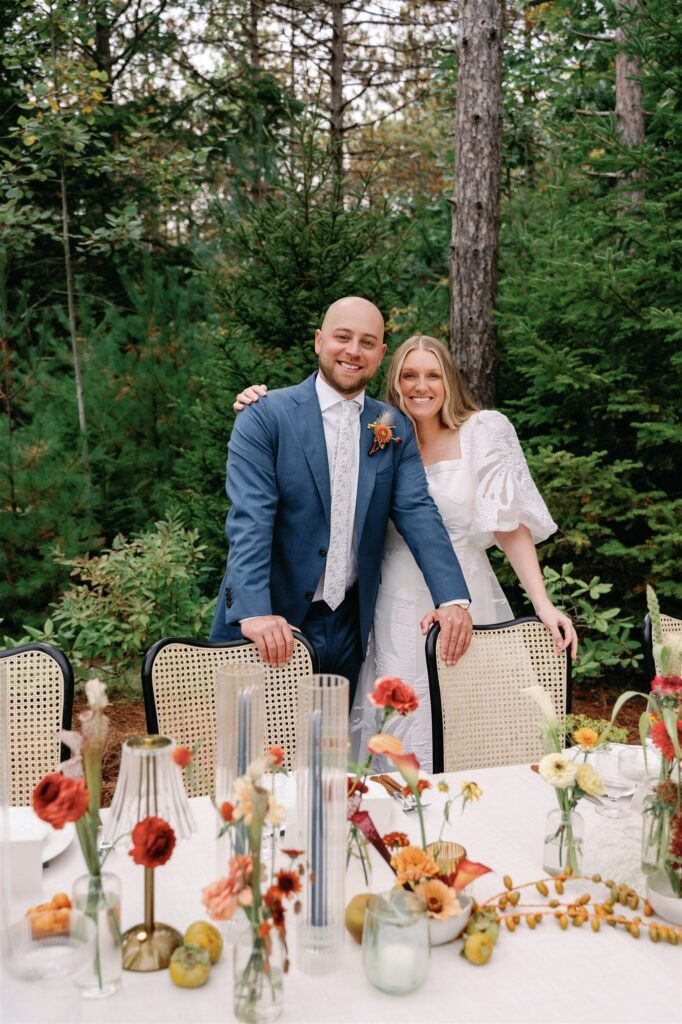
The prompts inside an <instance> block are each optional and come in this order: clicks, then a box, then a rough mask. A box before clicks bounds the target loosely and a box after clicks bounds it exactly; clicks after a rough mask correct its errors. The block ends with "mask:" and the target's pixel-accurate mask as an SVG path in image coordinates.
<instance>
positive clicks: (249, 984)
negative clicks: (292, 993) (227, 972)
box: [233, 927, 286, 1024]
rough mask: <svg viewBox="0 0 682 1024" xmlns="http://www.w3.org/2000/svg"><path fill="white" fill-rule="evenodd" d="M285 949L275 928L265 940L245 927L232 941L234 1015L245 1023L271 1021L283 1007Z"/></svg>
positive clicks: (279, 1014) (262, 1023) (260, 1023)
mask: <svg viewBox="0 0 682 1024" xmlns="http://www.w3.org/2000/svg"><path fill="white" fill-rule="evenodd" d="M285 955H286V954H285V950H284V947H283V945H282V943H281V942H280V940H279V936H278V935H277V934H276V933H275V931H274V929H273V930H272V931H271V933H270V934H269V935H268V937H267V938H266V939H262V938H260V937H259V936H257V935H254V932H253V929H252V928H251V927H247V928H244V929H243V930H242V931H241V932H240V933H239V934H238V936H237V938H236V940H235V943H234V954H233V967H234V1002H233V1006H234V1015H235V1017H236V1018H237V1020H241V1021H245V1022H246V1024H270V1022H271V1021H275V1020H277V1019H278V1018H279V1017H280V1016H281V1014H282V1010H283V1007H284V986H283V981H284V958H285Z"/></svg>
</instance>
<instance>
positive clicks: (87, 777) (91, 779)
mask: <svg viewBox="0 0 682 1024" xmlns="http://www.w3.org/2000/svg"><path fill="white" fill-rule="evenodd" d="M85 695H86V698H87V702H88V707H87V710H85V711H83V712H82V713H81V714H80V716H79V717H80V722H81V731H80V733H79V732H76V731H67V730H61V731H60V732H59V739H60V740H62V742H64V743H65V744H66V745H67V746H68V747H69V748H70V750H71V757H70V758H69V760H68V761H64V762H63V763H62V766H61V769H62V770H61V771H60V772H51V773H50V774H49V775H46V776H45V777H44V778H43V779H41V781H40V782H39V783H38V785H37V786H36V787H35V789H34V790H33V796H32V800H31V802H32V805H33V810H34V811H35V813H36V814H37V815H38V817H39V818H41V819H42V820H43V821H45V822H47V823H48V824H49V825H51V826H52V827H53V828H56V829H62V828H64V826H65V825H66V824H67V823H68V822H74V824H75V827H76V834H77V836H78V841H79V844H80V848H81V851H82V853H83V859H84V860H85V866H86V868H87V875H86V876H84V878H83V879H79V880H77V882H76V883H75V886H74V899H75V901H76V903H77V905H78V904H79V901H80V895H81V893H82V895H83V906H82V909H83V910H84V911H85V913H86V914H88V916H89V917H91V918H92V920H93V921H94V922H95V925H96V932H97V936H96V945H95V960H94V964H93V977H92V978H91V979H90V981H89V982H87V983H85V984H83V986H82V988H83V994H84V995H88V996H95V997H96V996H98V995H111V994H112V993H113V992H115V991H116V990H117V989H118V988H119V987H120V983H121V971H122V963H121V931H120V919H119V915H120V892H119V891H118V886H117V880H116V879H114V876H111V875H105V873H104V871H103V867H104V862H105V860H106V858H107V855H108V853H109V852H110V849H111V847H110V848H109V849H106V850H100V849H99V847H98V829H99V811H100V797H101V791H102V753H103V750H104V746H105V742H106V738H107V732H108V728H109V722H108V719H107V717H106V715H105V714H104V710H105V708H106V707H107V704H108V698H107V690H106V686H105V684H104V683H102V682H100V681H99V680H97V679H90V680H89V681H88V682H87V683H86V684H85ZM112 880H113V881H112Z"/></svg>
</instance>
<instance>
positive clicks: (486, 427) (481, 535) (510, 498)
mask: <svg viewBox="0 0 682 1024" xmlns="http://www.w3.org/2000/svg"><path fill="white" fill-rule="evenodd" d="M471 419H472V421H473V422H471V423H469V431H468V434H469V436H468V444H467V447H468V448H469V451H468V453H467V454H468V458H469V462H470V465H471V469H472V473H473V477H474V484H475V496H474V512H473V519H472V523H471V539H472V541H473V543H474V544H476V545H477V546H480V547H482V548H489V547H491V546H492V545H493V544H494V543H495V537H494V534H495V532H497V531H499V532H502V533H506V532H510V531H511V530H515V529H516V528H517V527H518V526H522V525H523V526H527V527H528V529H529V530H530V533H531V536H532V538H533V542H534V543H535V544H539V543H540V542H541V541H543V540H546V539H547V537H549V535H550V534H552V533H554V532H555V530H556V529H557V526H556V523H555V522H554V520H553V519H552V517H551V515H550V514H549V511H548V509H547V506H546V505H545V503H544V501H543V500H542V497H541V495H540V492H539V491H538V489H537V487H536V486H535V484H534V483H533V478H532V476H531V475H530V470H529V469H528V464H527V462H526V459H525V456H524V454H523V451H522V450H521V445H520V444H519V439H518V437H517V436H516V431H515V430H514V427H513V426H512V425H511V423H510V422H509V420H508V419H507V417H506V416H504V415H503V414H502V413H500V412H495V411H494V410H487V409H486V410H483V411H482V412H479V413H477V414H476V415H475V416H473V417H472V418H471ZM462 441H463V442H464V438H463V439H462Z"/></svg>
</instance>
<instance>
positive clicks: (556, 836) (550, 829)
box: [542, 807, 585, 876]
mask: <svg viewBox="0 0 682 1024" xmlns="http://www.w3.org/2000/svg"><path fill="white" fill-rule="evenodd" d="M584 832H585V821H584V818H583V816H582V814H579V813H578V811H564V810H562V808H561V807H556V808H555V809H554V810H552V811H550V812H549V814H548V815H547V821H546V824H545V847H544V853H543V859H542V867H543V870H544V871H545V872H546V873H547V874H548V875H552V876H554V875H562V874H564V872H566V871H567V870H570V871H571V873H572V874H574V875H578V874H580V872H581V870H582V863H583V835H584Z"/></svg>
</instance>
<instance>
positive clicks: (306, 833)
mask: <svg viewBox="0 0 682 1024" xmlns="http://www.w3.org/2000/svg"><path fill="white" fill-rule="evenodd" d="M349 691H350V686H349V682H348V680H347V679H344V678H343V677H342V676H333V675H316V676H310V677H308V678H307V679H303V680H301V682H300V683H299V689H298V729H297V739H296V778H297V791H298V800H297V810H298V829H299V835H300V840H301V844H302V848H303V849H304V850H305V858H306V863H307V865H308V868H307V871H306V874H305V876H304V879H303V906H302V913H301V915H300V917H299V924H298V956H297V961H296V962H297V966H298V967H299V968H300V969H301V970H302V971H305V972H306V973H308V974H326V973H328V972H329V971H333V970H334V969H335V968H336V967H338V963H339V956H340V953H341V948H342V945H343V938H344V924H343V922H344V913H345V906H346V900H345V874H346V872H345V862H346V832H347V823H346V800H347V796H346V790H347V785H346V769H347V761H348V700H349Z"/></svg>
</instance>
